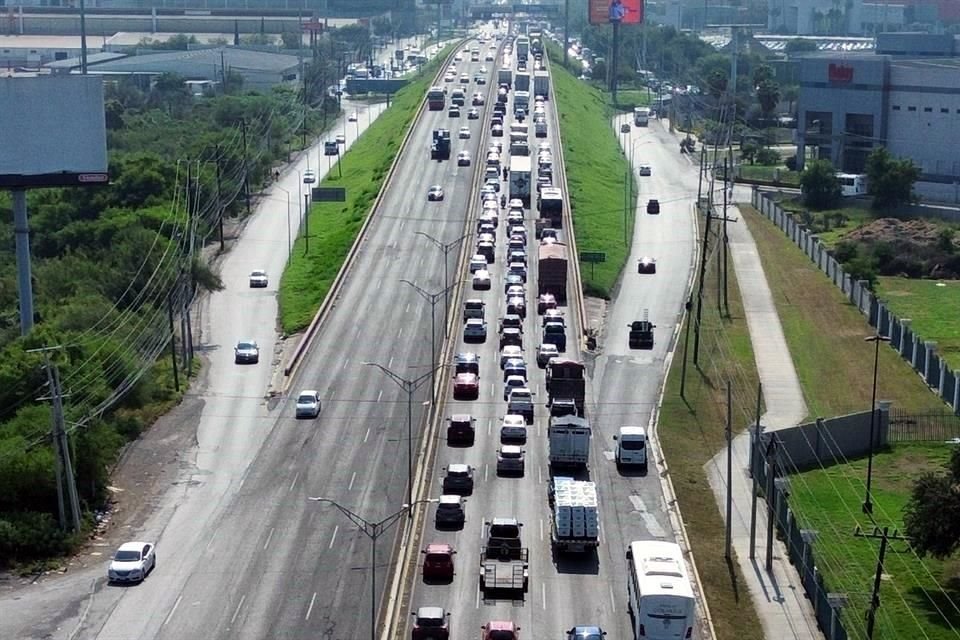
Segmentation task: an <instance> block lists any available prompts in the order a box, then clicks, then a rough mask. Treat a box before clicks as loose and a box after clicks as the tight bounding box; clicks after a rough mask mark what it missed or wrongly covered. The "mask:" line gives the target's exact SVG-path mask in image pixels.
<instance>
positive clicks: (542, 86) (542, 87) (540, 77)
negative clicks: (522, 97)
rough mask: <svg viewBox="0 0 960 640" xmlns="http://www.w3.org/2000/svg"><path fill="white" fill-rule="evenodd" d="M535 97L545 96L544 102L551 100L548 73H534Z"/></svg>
mask: <svg viewBox="0 0 960 640" xmlns="http://www.w3.org/2000/svg"><path fill="white" fill-rule="evenodd" d="M533 95H534V96H543V99H544V100H549V99H550V74H549V73H547V72H546V71H535V72H534V73H533Z"/></svg>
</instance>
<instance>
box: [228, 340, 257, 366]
mask: <svg viewBox="0 0 960 640" xmlns="http://www.w3.org/2000/svg"><path fill="white" fill-rule="evenodd" d="M233 361H234V363H235V364H257V363H258V362H260V347H259V346H258V345H257V342H256V340H241V341H240V342H238V343H237V346H236V347H234V348H233Z"/></svg>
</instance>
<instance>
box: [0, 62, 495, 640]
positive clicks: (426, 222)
mask: <svg viewBox="0 0 960 640" xmlns="http://www.w3.org/2000/svg"><path fill="white" fill-rule="evenodd" d="M387 55H389V52H388V54H387ZM475 66H477V67H479V65H475ZM360 108H366V107H365V106H364V107H360ZM371 108H375V109H377V110H378V112H379V109H380V107H379V106H374V107H371ZM343 120H344V121H345V120H346V117H344V118H343ZM441 121H442V122H443V124H444V125H447V124H449V123H448V121H447V117H446V113H443V114H440V113H430V114H428V117H426V118H424V119H423V121H421V122H420V123H419V125H418V127H417V129H416V131H415V132H414V134H413V138H412V142H411V145H410V147H409V156H407V157H405V158H404V161H403V163H402V167H403V169H402V171H401V173H400V175H398V176H397V178H398V184H400V185H401V188H399V189H396V190H394V191H393V192H392V194H390V195H389V197H387V198H386V199H385V200H384V202H383V207H382V209H381V210H380V212H379V213H378V214H377V221H376V222H375V223H374V224H372V225H371V227H370V230H369V236H368V238H367V241H366V244H365V245H364V251H363V252H362V253H361V255H360V256H359V258H358V260H357V262H356V264H355V265H354V272H353V274H352V275H351V277H350V278H349V284H348V286H347V287H345V288H344V290H343V291H342V292H341V304H340V305H338V307H336V308H335V309H334V310H333V312H332V313H331V314H330V316H329V318H328V319H327V321H326V323H325V324H324V327H323V328H322V330H321V332H320V335H319V337H318V340H317V344H316V347H315V350H314V352H313V353H312V354H311V356H310V357H309V358H308V359H307V360H306V361H305V362H304V364H303V366H302V368H301V375H300V376H299V379H298V380H296V381H294V383H293V385H292V392H293V393H296V392H297V391H298V390H299V388H301V387H303V386H309V387H314V388H317V389H319V390H320V391H321V394H322V396H323V400H324V403H325V407H324V412H323V414H322V415H321V418H320V419H319V420H316V421H294V420H293V419H292V412H293V409H292V404H291V402H290V401H289V399H288V398H285V399H283V400H282V401H279V402H278V401H276V400H272V401H270V400H267V399H266V397H267V391H268V386H269V384H270V381H271V378H272V377H273V370H274V368H275V367H276V366H278V365H279V362H277V359H278V358H277V356H276V355H275V354H276V353H277V349H278V340H277V336H276V333H275V327H276V317H277V304H276V290H277V286H278V284H279V278H280V274H281V273H282V271H283V266H284V264H285V263H286V256H287V230H286V229H285V228H284V225H285V223H286V211H287V207H286V198H287V195H286V193H285V191H286V192H289V193H291V194H292V198H291V200H292V202H291V205H292V206H291V211H292V215H291V218H294V219H292V220H291V226H292V227H293V230H294V233H295V232H296V220H295V216H297V215H298V202H297V201H298V199H299V198H298V194H299V193H300V189H301V185H300V177H299V175H298V171H299V172H300V173H302V171H303V170H304V169H305V168H306V167H307V166H308V163H309V165H310V166H314V167H316V164H317V163H316V158H317V156H316V153H317V150H316V148H315V149H314V150H311V152H309V153H306V154H303V155H302V156H301V157H300V159H299V160H298V161H297V162H296V163H295V164H294V166H293V167H291V168H290V169H289V170H288V171H287V172H286V173H285V174H284V175H282V176H281V179H280V181H279V182H278V183H276V185H275V186H271V187H270V188H269V189H268V191H267V192H266V194H265V198H264V199H263V201H262V203H261V205H260V207H259V210H258V213H257V214H256V215H254V216H253V217H252V218H251V219H250V221H249V222H248V223H247V227H246V229H245V231H244V238H243V239H242V240H241V241H240V242H238V245H237V246H236V247H235V248H234V250H233V251H231V252H230V253H228V254H227V255H226V256H225V258H224V260H223V262H222V264H221V269H220V273H221V277H222V278H223V281H224V283H225V285H226V287H225V290H224V291H221V292H217V293H215V294H213V295H211V296H210V297H209V298H208V299H206V300H205V301H204V304H203V305H202V306H201V308H200V309H199V311H198V314H197V317H196V319H195V322H196V324H195V327H196V329H195V335H196V336H197V343H198V345H197V349H198V352H202V353H203V354H204V357H205V358H207V360H208V365H207V368H206V371H205V376H204V378H203V379H201V380H198V381H197V382H196V383H195V386H194V388H193V389H192V393H194V394H196V395H197V397H198V398H199V399H200V401H201V408H200V409H199V415H194V416H187V417H185V418H184V419H185V420H186V421H187V426H186V427H185V428H190V427H189V425H190V423H193V424H195V425H196V442H197V445H196V447H195V448H193V449H191V450H188V451H183V452H180V453H179V455H178V457H179V459H180V472H179V473H178V475H177V477H176V478H173V479H172V480H173V482H172V484H171V486H170V488H169V490H168V491H167V492H166V493H165V494H164V495H163V496H162V498H161V499H160V500H158V502H157V504H156V505H155V509H154V511H153V515H152V517H150V518H149V519H148V520H147V521H146V522H143V523H139V522H138V523H135V524H134V525H133V526H132V527H131V530H130V531H129V535H130V537H131V538H136V539H145V540H152V541H156V542H157V558H158V562H157V569H156V570H155V571H154V572H153V573H152V574H151V576H150V577H149V578H148V579H147V580H146V581H145V582H144V583H143V584H141V585H138V586H137V587H134V588H124V587H108V586H107V585H106V580H105V577H106V576H105V574H106V560H107V557H106V555H104V556H102V557H101V558H100V559H99V561H98V559H97V557H96V556H94V557H92V558H91V560H92V561H93V562H92V565H91V566H90V567H89V568H88V569H84V570H77V571H74V572H71V573H69V574H67V575H66V576H58V577H54V578H51V579H44V580H41V581H39V583H38V584H37V585H36V586H34V587H31V588H29V589H28V590H23V591H18V592H14V593H13V594H11V595H10V596H9V597H4V598H3V599H0V637H5V638H6V637H9V638H18V640H19V639H26V638H103V639H118V640H120V639H123V640H131V639H134V638H136V639H146V638H179V639H184V640H193V639H195V638H201V637H202V638H212V637H221V636H222V637H227V636H229V637H230V638H236V637H258V638H262V637H265V633H264V631H263V630H264V629H280V628H282V629H285V630H288V631H286V632H285V633H288V635H283V636H281V635H275V636H274V637H314V636H316V635H318V634H319V633H320V632H319V631H318V629H328V628H330V626H331V624H333V626H334V627H335V626H336V625H340V629H339V630H338V631H337V633H338V637H346V636H347V633H346V632H344V631H343V629H355V631H356V633H357V634H360V633H362V632H363V630H364V629H365V628H366V627H365V623H364V614H361V613H360V609H359V607H358V606H355V605H356V604H358V603H355V602H354V600H355V599H356V597H357V594H358V593H364V594H365V593H367V591H362V592H361V591H359V589H361V588H362V586H363V580H364V576H365V574H364V573H363V572H362V571H359V572H358V571H353V570H352V569H353V568H354V567H357V566H362V565H363V561H364V559H365V558H366V557H367V552H368V545H366V544H363V545H362V546H361V547H360V548H359V551H357V553H356V554H355V553H354V552H355V551H356V550H355V549H354V547H355V544H356V542H357V538H356V536H355V535H354V534H353V532H352V530H351V529H350V528H349V527H348V526H346V525H347V524H348V523H346V522H344V521H342V520H339V519H337V518H335V517H333V516H332V514H330V513H327V512H325V511H324V510H323V509H322V508H319V507H318V506H317V505H314V504H309V505H308V504H307V502H306V496H307V495H316V494H318V493H324V492H328V493H334V494H335V495H337V496H338V497H339V498H340V499H342V500H343V501H344V502H347V503H349V504H350V505H351V506H353V507H354V508H355V509H357V510H359V511H364V512H365V513H366V514H367V515H370V516H371V517H375V516H376V515H377V513H378V512H381V511H387V510H389V509H391V508H393V507H394V506H395V505H398V504H399V503H401V502H402V490H403V485H404V482H405V464H404V461H405V458H403V457H402V456H400V452H401V451H402V452H403V453H405V451H406V446H405V443H406V440H405V433H406V428H405V427H406V421H405V416H406V411H405V406H404V405H401V404H397V402H398V400H399V399H400V394H399V393H398V390H397V389H396V388H395V386H394V385H393V384H392V383H391V382H390V381H389V380H387V379H385V378H384V377H382V376H380V375H379V374H376V375H374V373H375V372H373V371H371V370H370V368H368V367H364V366H363V364H362V363H363V362H364V361H368V360H370V361H382V363H383V364H384V365H385V366H387V365H389V366H392V367H394V368H396V369H398V370H401V371H403V370H404V368H405V367H406V366H407V365H408V364H416V365H426V364H427V363H428V362H429V353H430V350H429V347H428V346H427V342H426V340H427V338H428V336H427V335H425V334H423V333H422V332H420V333H419V334H417V328H418V327H423V326H429V325H428V324H426V325H425V324H424V323H423V319H424V318H425V317H427V316H426V315H425V314H426V310H425V309H424V305H423V304H422V303H421V301H420V298H419V297H418V296H417V295H416V293H415V292H414V291H412V290H411V289H409V288H406V287H404V288H401V287H400V286H399V284H398V282H397V279H398V278H400V277H404V276H407V277H410V278H411V279H413V280H416V281H418V282H420V284H421V285H422V286H425V287H428V288H429V287H438V286H439V285H440V281H441V280H442V273H443V269H442V264H441V257H440V255H439V252H437V251H435V250H433V249H432V247H429V246H427V245H426V244H425V242H424V240H423V239H422V238H420V237H418V236H415V235H414V233H413V232H414V231H415V230H425V231H428V232H431V233H433V234H442V233H444V232H445V231H446V230H447V228H448V227H449V228H450V229H453V228H455V227H456V228H459V225H460V224H462V210H461V208H460V207H458V206H457V202H456V199H455V198H451V199H449V200H447V201H446V202H444V203H437V204H430V205H429V206H428V205H427V203H426V202H425V194H426V190H427V187H428V186H429V185H430V184H433V183H434V182H439V183H444V184H446V185H447V187H448V189H450V190H451V191H452V192H453V193H454V194H456V193H457V191H458V190H459V189H465V188H466V187H465V186H464V185H467V184H469V182H470V177H471V174H470V171H469V170H460V171H457V170H456V165H455V163H444V164H442V165H440V164H437V163H432V164H430V165H428V167H427V170H424V169H423V167H424V165H427V163H426V162H425V161H424V159H425V158H426V157H427V147H426V145H427V142H426V141H427V139H428V138H429V132H430V129H432V128H433V127H434V126H436V125H437V123H439V122H441ZM366 123H367V118H366V115H365V114H364V113H363V112H361V115H360V118H359V120H358V122H357V123H356V124H354V123H350V124H349V126H347V127H346V134H347V145H348V146H349V145H350V144H351V143H352V142H353V140H354V139H355V137H356V135H357V134H359V133H361V132H362V130H363V129H364V128H365V126H366ZM466 123H467V121H466V117H465V116H464V118H462V124H466ZM478 123H479V121H474V122H472V123H471V124H473V125H474V126H476V127H479V124H478ZM459 124H461V123H458V125H459ZM337 130H338V128H335V130H334V133H336V132H337ZM331 136H332V134H331ZM466 144H468V141H464V142H463V143H462V144H461V143H459V142H458V143H455V144H454V149H455V150H456V149H459V148H460V147H461V146H464V145H466ZM469 144H474V145H475V144H476V143H475V141H469ZM317 147H318V148H322V143H321V144H319V145H317ZM325 164H326V163H323V164H321V165H320V167H319V170H318V172H317V173H318V179H319V178H320V177H322V175H323V174H324V173H325V169H326V166H325ZM408 187H409V190H407V188H408ZM445 220H452V221H456V222H451V223H446V222H445ZM384 257H388V258H389V259H388V260H384V259H383V258H384ZM256 268H265V269H266V270H267V272H268V274H269V275H270V277H271V282H270V286H269V287H268V288H266V289H250V288H249V286H248V283H247V276H248V274H249V273H250V271H251V270H253V269H256ZM357 311H360V312H362V313H363V314H365V315H364V316H363V320H364V321H362V322H358V321H357V315H356V312H357ZM438 312H439V311H438ZM404 330H406V331H407V332H408V333H407V336H406V337H404V336H403V334H402V332H403V331H404ZM242 338H254V339H256V340H257V341H258V342H259V344H260V348H261V360H260V363H259V364H258V365H244V366H240V365H235V364H234V362H233V346H234V344H235V343H236V341H237V340H239V339H242ZM345 341H347V343H348V344H349V343H350V342H353V343H355V344H350V346H349V347H346V346H345V344H344V342H345ZM341 443H343V446H338V445H341ZM348 445H349V446H348ZM344 452H346V453H349V455H344ZM174 455H176V454H174ZM395 462H396V464H394V463H395ZM401 468H402V469H403V471H404V473H401V472H400V471H401ZM355 472H356V473H355ZM332 543H333V544H332ZM388 544H389V541H388V540H384V551H386V550H387V548H388ZM110 551H112V550H109V549H100V550H97V552H95V553H98V554H99V553H109V552H110ZM384 557H386V554H384ZM305 558H306V559H305ZM288 563H291V564H288ZM313 575H315V576H316V578H315V579H314V578H311V577H310V576H313ZM278 584H279V588H278ZM314 593H319V594H322V597H321V596H317V598H316V599H314V598H313V594H314ZM311 602H312V604H313V606H312V608H311V607H310V603H311ZM278 603H279V604H278ZM301 604H302V607H301V606H300V605H301ZM308 610H310V614H309V616H308ZM362 610H363V611H364V612H366V611H367V609H366V608H363V609H362ZM331 621H333V622H332V623H331ZM350 637H353V636H352V635H351V636H350Z"/></svg>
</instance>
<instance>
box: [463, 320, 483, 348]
mask: <svg viewBox="0 0 960 640" xmlns="http://www.w3.org/2000/svg"><path fill="white" fill-rule="evenodd" d="M486 340H487V323H486V322H484V321H483V320H481V319H480V318H469V319H468V320H467V322H466V323H465V324H464V325H463V341H464V342H486Z"/></svg>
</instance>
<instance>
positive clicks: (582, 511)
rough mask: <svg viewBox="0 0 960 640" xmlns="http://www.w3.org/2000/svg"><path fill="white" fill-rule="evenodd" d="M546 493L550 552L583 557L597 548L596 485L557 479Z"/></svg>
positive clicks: (598, 523)
mask: <svg viewBox="0 0 960 640" xmlns="http://www.w3.org/2000/svg"><path fill="white" fill-rule="evenodd" d="M547 491H548V498H549V501H550V545H551V546H552V547H553V550H554V551H555V552H557V553H560V552H565V551H566V552H572V553H584V552H586V551H589V550H591V549H595V548H597V547H598V546H600V513H599V503H598V501H597V485H596V483H593V482H584V481H582V480H574V479H573V478H568V477H565V476H557V477H555V478H554V479H553V481H552V482H550V484H549V485H548V490H547Z"/></svg>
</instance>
